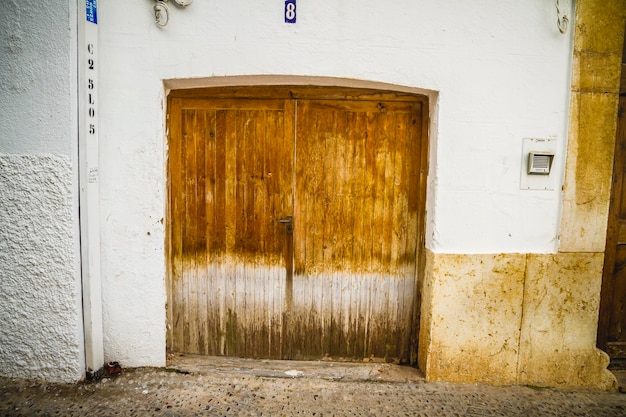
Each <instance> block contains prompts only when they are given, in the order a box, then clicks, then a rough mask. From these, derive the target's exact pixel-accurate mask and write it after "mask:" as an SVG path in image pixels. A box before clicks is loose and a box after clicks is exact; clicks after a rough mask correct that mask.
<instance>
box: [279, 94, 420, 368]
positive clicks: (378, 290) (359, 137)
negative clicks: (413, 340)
mask: <svg viewBox="0 0 626 417" xmlns="http://www.w3.org/2000/svg"><path fill="white" fill-rule="evenodd" d="M421 129H422V117H421V103H414V102H378V101H348V100H343V101H338V100H327V101H324V100H299V101H298V106H297V145H296V167H297V168H296V199H295V232H294V234H295V275H294V284H293V285H294V291H293V296H294V299H293V306H294V311H293V313H292V315H291V326H293V331H294V332H295V333H296V334H300V335H302V337H295V338H294V341H293V343H291V352H290V353H291V355H292V356H293V357H296V358H300V357H316V356H317V357H322V356H330V357H340V358H353V359H357V358H369V357H378V358H385V359H387V360H395V361H406V360H408V359H409V348H410V337H411V331H412V328H413V327H414V326H413V323H412V314H413V308H414V304H413V301H414V300H413V298H414V292H415V285H416V279H415V277H416V249H417V237H418V208H419V195H420V194H419V179H420V176H419V166H420V163H419V161H420V150H421V146H420V143H421V141H420V136H421Z"/></svg>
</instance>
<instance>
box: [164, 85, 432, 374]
mask: <svg viewBox="0 0 626 417" xmlns="http://www.w3.org/2000/svg"><path fill="white" fill-rule="evenodd" d="M426 104H427V102H426V101H425V98H424V97H421V96H415V95H408V94H396V93H391V92H378V91H369V90H355V89H333V90H329V89H322V88H312V87H311V88H302V87H301V88H297V87H263V88H241V89H203V90H184V91H174V92H172V93H171V94H170V96H169V99H168V145H169V149H168V203H169V204H168V222H167V231H168V233H167V236H168V245H167V246H168V251H169V255H168V262H169V274H168V348H169V349H170V350H171V351H174V352H184V353H193V354H205V355H227V356H238V357H251V358H282V359H320V358H332V359H350V360H360V359H364V358H380V359H384V360H387V361H394V362H401V363H406V362H415V354H416V351H417V332H418V330H419V329H418V323H419V317H418V311H419V288H420V285H419V284H420V283H419V274H418V270H419V262H420V261H419V259H420V258H421V255H422V250H421V248H422V247H423V223H424V198H425V184H426V183H425V179H426V144H427V141H426V133H425V132H426V122H425V121H426V120H427V105H426Z"/></svg>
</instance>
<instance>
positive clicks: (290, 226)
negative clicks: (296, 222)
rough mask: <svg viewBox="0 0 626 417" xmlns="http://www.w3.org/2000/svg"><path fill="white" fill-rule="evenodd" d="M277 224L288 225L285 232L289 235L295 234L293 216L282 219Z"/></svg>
mask: <svg viewBox="0 0 626 417" xmlns="http://www.w3.org/2000/svg"><path fill="white" fill-rule="evenodd" d="M276 223H282V224H284V225H286V226H287V227H286V228H285V231H286V232H287V234H288V235H292V234H293V216H285V217H283V218H282V219H277V220H276Z"/></svg>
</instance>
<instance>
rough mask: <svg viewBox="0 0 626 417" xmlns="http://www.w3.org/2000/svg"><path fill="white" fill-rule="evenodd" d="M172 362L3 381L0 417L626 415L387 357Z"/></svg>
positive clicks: (605, 399)
mask: <svg viewBox="0 0 626 417" xmlns="http://www.w3.org/2000/svg"><path fill="white" fill-rule="evenodd" d="M205 360H206V359H205ZM183 362H184V361H183ZM174 368H175V369H172V368H168V369H154V368H138V369H125V370H124V371H123V372H122V374H120V375H118V376H117V377H114V378H108V379H103V380H102V381H99V382H94V383H81V384H46V383H43V382H35V381H25V380H16V379H7V378H0V415H4V416H319V417H323V416H594V417H598V416H626V395H624V394H620V393H617V392H603V391H588V390H557V389H546V388H543V389H540V388H532V387H523V386H510V387H491V386H485V385H476V384H452V383H440V382H425V381H424V380H423V378H421V376H420V375H419V374H418V373H417V371H415V370H413V369H411V368H404V367H397V366H395V365H388V364H359V365H355V364H336V363H335V364H332V363H328V362H307V363H303V362H282V363H278V362H274V361H245V360H244V361H242V360H224V359H215V360H214V361H212V364H211V365H206V364H205V365H203V364H201V363H200V362H196V363H193V361H192V362H188V363H178V364H176V365H174Z"/></svg>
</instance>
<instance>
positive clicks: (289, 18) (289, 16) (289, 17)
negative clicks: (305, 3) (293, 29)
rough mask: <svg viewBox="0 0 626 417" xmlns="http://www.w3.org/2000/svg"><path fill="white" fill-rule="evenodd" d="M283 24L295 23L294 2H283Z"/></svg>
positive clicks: (293, 0)
mask: <svg viewBox="0 0 626 417" xmlns="http://www.w3.org/2000/svg"><path fill="white" fill-rule="evenodd" d="M285 23H296V0H285Z"/></svg>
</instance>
